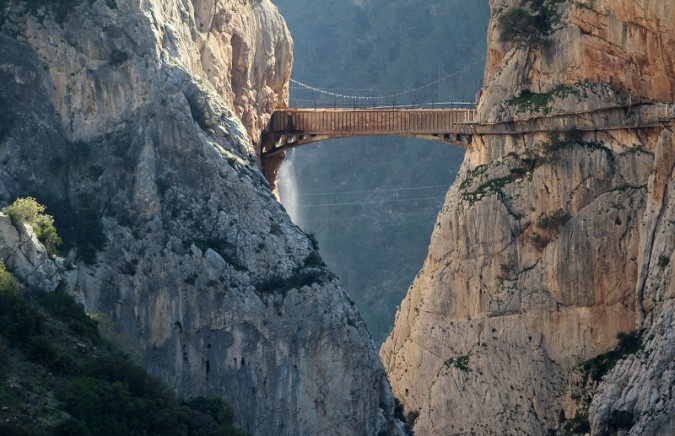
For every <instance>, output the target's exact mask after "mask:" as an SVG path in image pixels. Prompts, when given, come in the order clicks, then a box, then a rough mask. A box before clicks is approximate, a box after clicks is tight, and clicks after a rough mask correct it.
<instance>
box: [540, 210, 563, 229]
mask: <svg viewBox="0 0 675 436" xmlns="http://www.w3.org/2000/svg"><path fill="white" fill-rule="evenodd" d="M570 218H571V215H570V214H569V212H567V211H566V210H563V209H558V210H556V211H555V212H553V213H552V214H551V215H545V216H543V217H541V218H539V220H537V227H539V228H540V229H543V230H556V229H558V228H560V227H562V226H563V225H565V223H566V222H567V221H569V220H570Z"/></svg>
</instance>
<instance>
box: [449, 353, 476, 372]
mask: <svg viewBox="0 0 675 436" xmlns="http://www.w3.org/2000/svg"><path fill="white" fill-rule="evenodd" d="M469 357H470V355H469V354H465V355H463V356H457V357H451V358H449V359H448V360H446V361H445V362H443V365H445V367H446V368H450V367H452V366H454V367H455V368H457V369H459V370H460V371H464V372H468V371H469Z"/></svg>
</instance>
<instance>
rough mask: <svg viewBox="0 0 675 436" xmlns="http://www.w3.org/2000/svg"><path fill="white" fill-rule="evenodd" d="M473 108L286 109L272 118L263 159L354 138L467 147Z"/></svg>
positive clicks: (474, 113) (473, 113)
mask: <svg viewBox="0 0 675 436" xmlns="http://www.w3.org/2000/svg"><path fill="white" fill-rule="evenodd" d="M475 117H476V110H475V109H474V108H466V109H457V108H442V109H423V108H418V109H405V108H402V109H396V108H393V109H382V108H372V109H353V108H352V109H284V110H278V111H276V112H274V113H273V114H272V119H271V120H270V123H269V125H268V128H267V131H266V134H267V135H268V137H269V138H270V139H271V141H270V145H269V146H268V147H267V148H266V149H265V151H264V153H263V157H267V156H271V155H274V154H276V153H279V152H281V151H284V150H287V149H289V148H293V147H298V146H301V145H305V144H310V143H312V142H317V141H324V140H327V139H334V138H347V137H353V136H403V137H412V138H419V139H429V140H432V141H439V142H445V143H447V144H453V145H457V146H460V147H466V146H467V145H468V143H469V142H470V139H471V128H470V127H469V126H470V123H472V122H473V120H474V118H475Z"/></svg>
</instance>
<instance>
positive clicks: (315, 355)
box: [0, 0, 394, 435]
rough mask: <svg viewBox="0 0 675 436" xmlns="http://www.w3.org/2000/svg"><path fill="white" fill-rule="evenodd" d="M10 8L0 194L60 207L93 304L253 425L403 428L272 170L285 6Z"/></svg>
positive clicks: (145, 357)
mask: <svg viewBox="0 0 675 436" xmlns="http://www.w3.org/2000/svg"><path fill="white" fill-rule="evenodd" d="M3 3H4V4H6V5H7V8H6V9H5V11H4V12H3V16H2V27H1V30H2V31H1V32H0V81H1V82H2V87H0V160H1V161H2V167H0V203H2V204H6V203H8V202H10V201H12V200H13V199H14V198H15V197H17V196H22V195H33V196H35V197H36V198H37V199H38V200H39V201H40V202H42V203H45V204H46V205H47V206H48V208H49V209H48V210H49V212H50V213H52V214H54V215H55V217H56V224H57V227H58V228H59V230H60V231H61V233H62V235H63V237H64V240H65V242H66V246H67V247H70V248H72V249H71V250H70V253H69V259H70V260H72V261H74V262H75V263H76V264H77V269H76V271H77V273H76V277H75V278H74V279H73V278H70V279H69V280H71V281H72V282H73V283H72V287H73V289H74V292H76V293H77V294H78V296H79V297H80V298H81V300H82V301H83V302H84V303H85V305H86V307H87V309H88V310H89V311H91V312H94V313H97V314H99V316H100V317H101V318H102V319H104V320H107V321H106V322H105V325H107V326H109V327H108V328H109V330H110V332H109V333H110V334H111V335H112V336H113V337H115V338H116V340H117V341H119V342H120V343H122V344H123V345H124V346H126V347H127V349H129V350H133V354H134V357H135V358H136V359H137V360H138V361H139V362H140V363H142V364H143V365H144V366H145V367H146V368H147V369H148V370H149V371H150V372H152V373H153V374H155V375H157V376H159V377H160V378H162V379H163V380H164V381H165V382H167V383H168V384H169V386H171V387H173V388H174V389H175V390H176V391H177V392H178V393H179V394H180V395H181V396H197V395H224V396H225V397H227V399H228V400H229V402H230V403H231V404H232V406H233V408H234V410H235V413H236V417H237V420H238V424H239V425H241V426H243V427H244V428H245V429H246V430H248V431H250V432H251V433H253V434H259V435H269V434H280V435H298V434H336V435H343V434H355V435H356V434H363V435H369V434H377V433H378V432H380V431H388V432H393V431H394V428H393V424H392V422H393V419H392V417H391V415H392V413H393V398H392V396H391V392H390V388H389V385H388V382H387V380H386V378H385V376H384V371H383V368H382V366H381V364H380V363H379V359H378V356H377V353H376V351H375V350H374V348H373V345H372V341H371V339H370V336H369V334H368V332H367V331H366V329H365V326H364V325H363V322H362V320H361V318H360V315H359V314H358V312H357V310H356V309H355V307H354V305H353V303H352V301H351V299H350V298H349V296H348V295H347V294H346V293H345V291H344V290H343V289H342V288H341V286H340V284H339V283H338V282H337V281H336V280H335V278H334V277H333V275H332V274H331V273H330V272H329V271H327V270H326V268H325V267H324V266H323V263H322V262H321V260H320V258H319V257H318V255H317V253H316V251H315V249H314V248H313V247H312V245H311V243H310V241H309V240H308V239H307V238H306V236H305V235H304V234H303V233H302V232H301V231H300V229H299V228H297V227H296V226H295V225H293V223H292V222H291V221H290V219H289V218H288V216H287V215H286V213H285V212H284V210H283V209H282V207H281V206H280V205H279V204H278V203H277V201H276V200H275V198H274V196H273V194H272V193H271V191H270V189H269V186H268V184H267V182H266V181H265V179H264V178H263V176H262V175H261V173H260V171H259V170H258V168H257V164H256V154H257V150H256V149H255V146H254V144H253V142H252V141H251V140H250V139H249V138H251V137H253V138H257V136H259V132H260V129H261V126H262V125H263V124H264V123H265V121H266V119H267V117H269V114H270V112H271V111H272V110H273V109H274V108H276V107H279V106H283V105H284V104H285V100H286V94H287V82H288V78H289V75H290V67H291V58H292V56H291V50H292V42H291V39H290V37H289V34H288V31H287V29H286V26H285V24H284V21H283V19H282V18H281V17H280V16H279V14H278V12H277V10H276V8H275V7H274V6H273V5H272V4H271V3H270V2H269V1H268V0H236V1H231V0H228V1H224V0H215V1H214V0H192V1H186V0H162V1H159V0H157V1H154V0H153V1H149V0H114V1H103V0H98V1H94V2H81V3H80V2H74V3H76V6H73V7H72V9H67V8H66V7H65V6H63V4H62V3H61V2H53V3H50V2H46V3H47V4H51V6H48V7H46V8H42V7H41V8H38V9H37V10H36V11H27V10H25V6H22V4H21V2H18V3H16V2H3ZM64 8H66V9H64ZM10 233H11V232H10Z"/></svg>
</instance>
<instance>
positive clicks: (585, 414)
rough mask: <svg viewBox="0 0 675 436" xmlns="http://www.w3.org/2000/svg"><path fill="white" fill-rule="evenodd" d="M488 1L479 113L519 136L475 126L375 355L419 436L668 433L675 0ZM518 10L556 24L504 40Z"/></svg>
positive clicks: (672, 412) (671, 406)
mask: <svg viewBox="0 0 675 436" xmlns="http://www.w3.org/2000/svg"><path fill="white" fill-rule="evenodd" d="M491 6H492V11H493V19H492V22H491V25H490V28H489V53H488V63H487V66H486V80H487V86H486V89H485V93H484V97H483V99H482V100H481V102H480V106H479V112H480V120H481V121H483V122H486V123H495V124H494V125H495V126H496V127H500V128H503V126H504V125H506V126H507V128H509V129H511V131H513V132H522V133H518V134H512V135H506V136H482V137H474V141H473V143H472V146H471V148H470V149H469V151H468V152H467V156H466V158H465V162H464V165H463V167H462V169H461V171H460V174H459V175H458V177H457V181H456V182H455V184H454V185H453V187H452V188H451V189H450V191H449V192H448V194H447V197H446V203H445V207H444V208H443V210H442V211H441V213H440V215H439V217H438V220H437V223H436V228H435V231H434V234H433V236H432V241H431V246H430V248H429V254H428V257H427V259H426V261H425V264H424V266H423V268H422V271H421V272H420V274H419V275H418V277H417V279H416V280H415V282H414V283H413V285H412V287H411V289H410V290H409V292H408V295H407V297H406V299H405V300H404V302H403V303H402V305H401V307H400V310H399V312H398V314H397V320H396V325H395V328H394V331H393V332H392V334H391V335H390V337H389V338H388V340H387V341H386V342H385V344H384V345H383V347H382V349H381V352H380V354H381V357H382V359H383V362H384V365H385V368H386V370H387V372H388V374H389V376H390V379H391V382H392V385H393V388H394V392H395V394H396V395H397V396H398V397H399V398H401V400H402V402H403V403H404V405H405V407H406V410H407V411H409V412H413V413H419V417H418V418H417V420H416V423H415V426H414V429H415V431H416V432H417V433H418V434H438V435H440V434H443V435H446V434H466V433H469V432H475V433H477V434H495V435H502V434H532V435H534V434H547V432H549V431H550V430H552V429H556V430H557V431H559V432H561V433H563V434H564V432H565V431H571V430H572V429H575V430H579V431H585V430H583V429H584V428H587V429H590V430H592V433H593V434H605V432H610V433H615V432H617V431H623V432H628V434H671V433H672V430H673V420H674V417H675V400H673V397H672V390H673V374H675V372H674V371H675V366H674V365H675V364H674V363H673V357H674V356H675V354H673V353H674V351H673V343H674V341H675V330H673V285H672V283H673V277H672V276H673V268H672V264H671V262H670V258H671V257H672V256H673V248H675V241H674V240H673V239H674V236H673V235H675V232H674V230H675V229H674V228H673V226H674V225H675V220H673V218H672V216H671V215H672V208H673V197H672V196H673V192H674V191H673V189H674V184H673V181H674V174H673V157H672V156H673V153H674V151H673V150H675V144H674V143H673V138H672V132H671V130H672V127H668V126H666V127H662V126H660V125H659V123H658V120H659V119H661V118H667V117H669V116H671V117H672V115H673V114H672V102H673V101H674V100H675V79H674V76H673V74H672V73H673V60H674V58H673V57H674V53H675V50H673V43H674V41H675V28H674V24H673V23H674V22H675V21H674V20H673V16H674V15H675V4H673V3H669V2H662V1H657V0H654V1H640V2H635V1H628V0H627V1H614V0H612V1H601V0H598V1H575V2H568V1H534V2H526V1H515V0H495V1H492V2H491ZM517 8H520V9H521V10H522V11H523V13H525V14H527V15H532V16H538V15H540V14H544V13H545V14H550V15H549V19H550V20H549V24H550V26H549V27H548V28H546V26H542V29H541V30H540V32H541V33H540V34H539V35H535V36H536V37H535V38H531V37H530V36H523V35H515V36H514V35H510V36H508V37H500V33H501V30H502V23H503V21H502V18H501V17H503V16H506V15H507V14H509V12H510V11H513V10H515V9H517ZM539 25H540V24H539ZM640 101H642V102H645V101H648V102H653V103H663V104H647V105H636V102H640ZM668 103H670V104H671V106H669V105H668ZM604 108H612V109H608V110H597V109H604ZM640 111H645V113H649V114H650V115H649V116H647V117H646V118H648V119H650V120H653V121H655V122H654V123H652V124H650V125H651V127H644V128H640V129H628V128H626V129H623V128H620V127H621V126H626V127H627V126H635V125H636V124H634V123H632V122H633V121H635V120H637V119H638V118H640V117H641V116H642V115H640V117H638V116H637V115H636V114H637V113H638V112H640ZM562 114H568V115H562ZM641 119H642V118H641ZM513 120H516V121H515V122H513V123H512V122H511V121H513ZM575 126H581V127H582V129H580V130H579V129H576V128H575ZM594 126H605V127H607V126H613V127H615V128H613V129H612V130H602V131H597V132H596V131H594ZM546 131H554V132H555V133H552V134H547V133H546ZM635 330H643V336H642V338H643V339H642V348H641V349H640V350H639V351H637V352H636V353H633V354H629V355H628V356H625V355H624V356H623V357H622V359H621V360H620V361H619V362H618V364H616V365H615V366H614V369H612V370H611V371H609V372H608V373H607V374H605V373H604V372H603V373H602V374H601V375H603V377H602V379H601V381H599V382H595V381H592V380H593V377H594V376H593V375H591V373H590V370H589V368H590V366H589V365H586V367H584V363H585V362H589V361H591V360H592V359H594V358H595V357H596V356H598V355H601V354H603V353H606V352H608V351H610V350H612V349H613V348H614V347H615V346H616V345H617V334H618V333H622V332H623V333H626V332H631V331H635ZM596 362H597V361H596ZM609 368H611V365H609V366H608V368H605V369H604V371H607V370H608V369H609ZM594 374H596V376H597V374H600V373H594ZM597 378H600V377H599V376H597ZM589 405H590V407H589ZM575 416H576V417H577V419H576V420H574V419H573V418H575Z"/></svg>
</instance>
